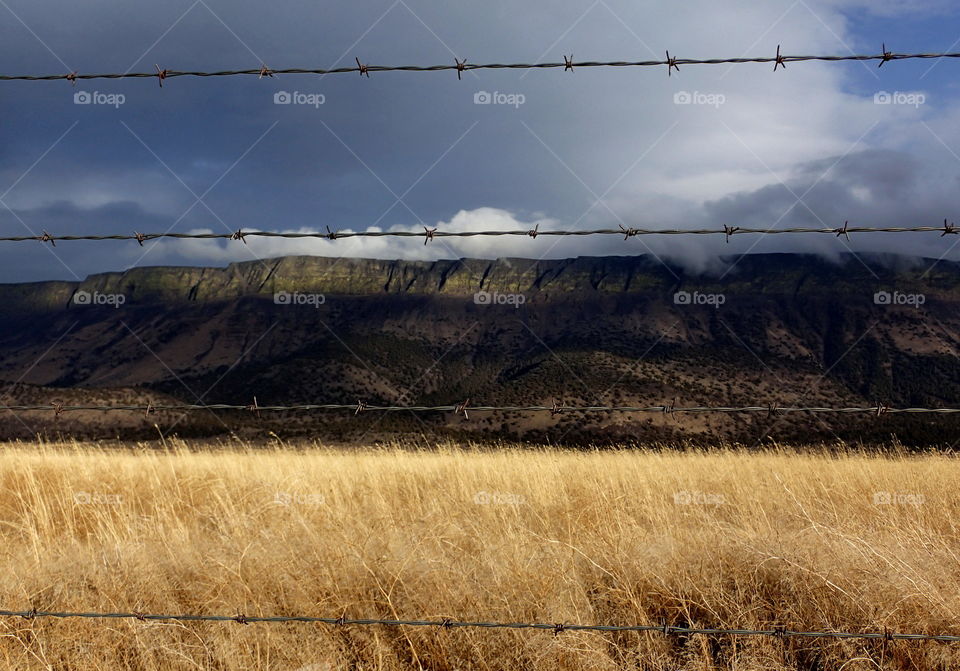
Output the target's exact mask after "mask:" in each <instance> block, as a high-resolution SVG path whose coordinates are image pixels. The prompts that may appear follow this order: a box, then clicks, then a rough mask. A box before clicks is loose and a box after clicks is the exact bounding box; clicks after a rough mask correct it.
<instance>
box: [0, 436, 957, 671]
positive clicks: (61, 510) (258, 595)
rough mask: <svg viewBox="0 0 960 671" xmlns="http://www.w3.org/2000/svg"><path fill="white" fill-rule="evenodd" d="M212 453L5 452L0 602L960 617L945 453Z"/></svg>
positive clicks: (605, 662) (443, 638) (401, 636)
mask: <svg viewBox="0 0 960 671" xmlns="http://www.w3.org/2000/svg"><path fill="white" fill-rule="evenodd" d="M193 447H194V448H195V449H191V446H188V445H186V444H184V443H176V444H172V445H171V444H169V443H168V445H167V448H166V449H157V448H155V447H147V446H130V448H129V449H118V448H104V447H97V446H95V445H85V444H79V443H78V444H6V445H2V446H0V530H2V531H0V542H2V544H0V552H2V556H0V562H2V564H0V569H2V570H0V608H2V609H12V610H19V609H24V610H28V609H30V608H31V607H36V608H38V609H40V610H70V611H84V610H91V611H142V612H153V613H214V614H225V615H235V614H237V613H238V612H239V613H243V614H245V615H248V616H252V615H291V614H300V615H315V616H326V617H337V616H339V615H341V614H344V615H346V616H347V617H357V618H362V617H386V618H402V619H406V618H410V619H417V618H424V619H434V618H436V619H442V618H444V617H451V618H454V619H461V620H492V621H536V622H548V623H553V622H566V623H589V624H598V623H599V624H638V623H654V624H656V623H659V622H660V621H661V620H665V621H666V622H667V623H669V624H672V625H675V626H680V625H689V626H716V627H744V628H760V629H762V628H769V627H770V626H772V625H776V624H783V625H786V626H788V627H789V628H792V629H818V630H819V629H838V630H849V631H875V630H877V629H880V630H882V628H883V627H888V628H890V629H891V630H895V631H900V632H909V633H913V632H926V633H954V634H956V633H960V557H958V553H960V543H958V524H960V522H958V520H960V515H958V513H960V502H958V497H957V483H958V482H960V478H958V475H960V469H958V463H957V461H956V460H955V459H954V458H952V457H950V456H945V455H937V454H926V455H922V456H907V455H905V454H903V453H899V452H898V453H894V454H893V455H888V456H885V457H882V458H881V457H874V456H869V455H865V454H857V453H850V452H847V453H842V454H836V453H830V452H827V451H824V450H820V451H817V452H801V451H792V450H789V449H779V448H777V449H770V450H766V451H763V452H747V451H736V450H719V451H714V452H669V451H656V450H622V451H603V452H598V451H580V452H572V451H556V450H549V449H542V450H541V449H519V448H511V447H509V446H504V447H503V448H502V449H496V450H491V449H458V448H455V447H453V446H439V447H437V448H436V449H431V450H423V451H409V450H407V451H405V450H401V449H395V448H389V449H386V448H382V449H376V450H374V449H369V450H345V449H333V448H324V447H321V446H303V445H301V446H279V445H271V446H269V447H267V446H261V447H255V446H242V445H241V446H236V447H231V448H220V449H217V448H211V447H210V446H203V445H198V446H193ZM886 493H889V495H890V501H891V502H890V503H885V501H886ZM0 664H2V668H11V669H14V668H15V669H70V670H76V671H85V670H93V669H97V670H99V669H104V670H106V669H110V670H115V669H149V670H154V669H156V670H159V669H164V670H179V669H183V670H186V669H220V670H228V669H229V670H233V669H277V670H289V671H296V670H301V671H333V670H336V669H356V670H361V669H363V670H366V669H411V668H424V669H432V670H438V671H439V670H443V671H453V670H456V669H459V670H461V671H466V670H467V669H484V670H494V669H511V670H513V669H516V670H521V669H544V670H546V669H551V670H553V669H561V670H564V669H598V670H600V669H603V670H613V669H625V668H628V669H663V670H666V669H670V670H671V671H672V670H675V669H697V670H701V669H702V670H706V669H743V670H754V669H825V670H826V669H836V670H840V669H847V670H848V671H853V670H857V669H880V668H882V669H956V668H960V644H954V643H946V644H943V643H933V642H896V643H892V644H890V645H888V646H883V645H882V644H881V643H880V642H876V641H866V642H865V641H848V640H841V641H826V640H809V639H802V640H798V639H787V640H786V641H781V640H778V639H775V638H772V637H737V638H734V637H731V636H721V637H712V638H708V637H706V636H702V635H695V636H690V637H687V638H679V637H670V638H667V637H665V636H664V635H663V634H661V633H618V634H610V633H594V632H564V633H561V634H560V635H557V636H554V635H553V633H552V632H549V631H514V630H482V629H451V630H443V629H439V628H434V627H417V628H406V627H405V628H397V627H384V626H344V627H336V626H331V625H324V624H247V625H241V624H237V623H234V622H223V623H219V622H217V623H173V622H139V621H136V620H79V619H69V620H55V619H47V618H41V619H35V620H27V619H24V618H19V617H0Z"/></svg>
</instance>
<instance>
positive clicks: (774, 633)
mask: <svg viewBox="0 0 960 671" xmlns="http://www.w3.org/2000/svg"><path fill="white" fill-rule="evenodd" d="M0 617H21V618H26V619H31V620H32V619H35V618H56V619H70V618H86V619H102V620H138V621H140V622H145V621H148V620H149V621H156V620H170V621H179V622H235V623H237V624H276V623H290V622H301V623H307V624H330V625H334V626H338V627H343V626H346V625H357V626H371V625H374V626H385V627H436V628H437V629H442V630H450V629H455V628H459V629H464V628H482V629H528V630H539V631H549V632H552V633H553V634H554V635H559V634H562V633H564V632H571V631H598V632H625V631H636V632H652V633H661V634H663V635H664V636H693V635H696V634H700V635H704V636H770V637H774V638H832V639H860V640H881V641H938V642H940V643H956V642H960V636H958V635H956V634H921V633H912V634H907V633H897V632H892V631H890V630H889V629H887V628H886V627H884V628H883V629H882V630H881V631H807V630H802V629H799V630H794V629H789V628H787V627H786V626H785V625H773V626H771V627H770V628H769V629H729V628H714V627H709V628H708V627H685V626H673V625H671V624H669V623H667V622H661V623H660V624H626V625H621V624H568V623H557V622H554V623H547V622H484V621H468V620H454V619H452V618H449V617H445V618H443V619H440V620H427V619H419V620H401V619H383V618H362V619H350V618H347V617H346V616H344V615H341V616H340V617H336V618H332V617H314V616H308V615H277V616H253V615H244V614H243V613H239V612H238V613H237V614H236V615H195V614H179V615H178V614H169V615H168V614H162V613H143V612H139V611H136V612H130V613H126V612H116V613H110V612H73V611H38V610H37V609H36V608H33V609H31V610H27V611H18V610H0Z"/></svg>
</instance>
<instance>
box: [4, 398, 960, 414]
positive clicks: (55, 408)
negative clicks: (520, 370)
mask: <svg viewBox="0 0 960 671" xmlns="http://www.w3.org/2000/svg"><path fill="white" fill-rule="evenodd" d="M163 410H169V411H176V412H189V411H195V410H210V411H213V410H242V411H246V412H252V413H254V414H256V415H257V416H258V417H259V416H260V413H263V412H287V411H328V410H349V411H352V412H353V414H354V415H359V414H360V413H362V412H451V413H454V414H455V415H463V416H464V418H465V419H469V415H468V414H467V411H468V410H469V411H470V412H549V413H550V414H551V415H558V414H561V413H568V412H629V413H663V414H668V415H672V414H680V413H688V414H704V413H722V414H766V415H782V414H788V413H827V414H835V415H873V416H876V417H879V416H882V415H897V414H908V415H910V414H935V415H953V414H958V413H960V408H912V407H911V408H893V407H890V406H887V405H884V404H883V403H878V404H877V405H874V406H860V407H836V408H834V407H821V406H805V407H799V406H782V405H778V404H768V405H749V406H687V407H680V406H676V405H675V404H671V405H648V406H631V405H583V406H577V405H565V404H563V403H558V402H556V401H554V402H553V403H552V404H551V405H469V406H468V401H458V402H457V403H452V404H449V405H370V404H368V403H367V402H365V401H358V402H357V403H349V404H347V403H324V404H312V403H304V404H299V405H259V404H257V402H256V399H254V402H253V403H252V404H250V403H247V404H243V405H237V404H229V403H211V404H193V403H174V404H166V405H164V404H153V403H149V404H147V405H94V404H89V405H66V404H64V403H58V402H54V403H47V404H29V405H28V404H24V405H0V412H3V411H11V412H29V411H48V412H49V411H52V412H53V413H54V414H55V416H59V415H61V414H63V413H66V412H77V411H101V412H111V411H128V412H143V413H144V414H145V415H149V414H150V413H155V412H159V411H163Z"/></svg>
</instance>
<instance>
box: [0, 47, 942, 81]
mask: <svg viewBox="0 0 960 671" xmlns="http://www.w3.org/2000/svg"><path fill="white" fill-rule="evenodd" d="M941 58H960V53H957V52H941V53H910V54H898V53H895V52H892V51H887V45H886V43H884V44H883V47H882V50H881V53H879V54H860V55H857V54H850V55H845V56H835V55H796V56H789V55H786V54H782V53H780V46H779V45H777V53H776V54H775V55H773V56H755V57H739V58H677V57H676V56H671V55H670V52H669V51H667V52H666V60H656V61H574V60H573V56H572V55H571V56H570V57H567V56H565V55H564V57H563V61H559V62H547V63H469V64H468V63H467V60H466V59H464V60H462V61H461V60H459V59H456V58H455V59H454V63H453V65H450V64H442V65H370V64H367V63H361V62H360V58H359V57H354V60H355V61H356V63H357V66H356V67H338V68H279V69H270V68H267V67H266V66H265V65H263V64H261V65H260V66H259V67H256V68H250V69H245V70H215V71H205V70H169V69H161V68H160V66H159V65H157V66H156V68H157V71H156V72H109V73H88V74H80V73H78V72H70V73H67V74H56V75H31V74H23V75H0V81H14V80H20V81H53V80H60V79H63V80H66V81H69V82H70V83H71V84H74V83H76V81H77V80H80V79H141V78H148V77H149V78H153V77H156V78H157V79H158V81H159V83H160V86H161V87H162V86H163V81H164V80H165V79H171V78H174V77H233V76H238V75H255V76H256V77H257V78H258V79H262V78H263V76H264V75H265V74H266V75H267V76H272V75H332V74H346V73H353V72H357V73H359V74H360V76H361V77H363V76H366V77H369V76H370V73H371V72H441V71H444V70H456V72H457V78H460V76H461V74H462V73H463V72H464V71H465V70H548V69H553V68H563V70H564V71H565V72H567V71H572V70H573V69H574V67H578V68H603V67H612V68H623V67H663V66H664V65H666V66H667V74H668V75H672V74H673V72H674V71H676V72H678V73H679V72H680V66H681V65H723V64H728V65H742V64H745V63H773V64H774V66H773V67H774V70H777V69H778V68H784V69H786V67H787V63H801V62H805V61H821V62H828V63H840V62H844V61H879V66H881V67H882V66H883V65H884V63H887V62H889V61H903V60H910V59H941Z"/></svg>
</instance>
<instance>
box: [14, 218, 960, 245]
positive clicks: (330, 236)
mask: <svg viewBox="0 0 960 671" xmlns="http://www.w3.org/2000/svg"><path fill="white" fill-rule="evenodd" d="M798 233H817V234H821V235H823V234H831V235H835V236H836V237H840V236H844V237H846V238H847V239H848V240H849V239H850V234H851V233H939V234H940V237H943V236H945V235H957V234H958V233H960V229H958V228H957V227H956V225H955V224H953V223H948V222H947V220H946V219H944V221H943V224H942V225H940V226H887V227H877V226H850V225H849V222H844V224H843V226H841V227H838V228H829V227H825V228H824V227H821V228H811V227H802V226H801V227H791V228H750V227H743V226H727V225H724V226H723V228H628V227H625V226H622V225H621V226H620V227H619V228H599V229H593V230H583V231H566V230H553V231H551V230H545V231H541V230H540V226H539V224H538V225H537V226H535V227H534V228H530V229H514V230H504V231H441V230H438V229H437V228H428V227H426V226H424V227H423V232H422V233H420V232H417V231H342V232H341V231H331V230H330V228H329V227H327V232H326V233H322V232H319V231H314V232H302V231H301V232H281V231H257V230H251V231H245V230H243V229H238V230H236V231H233V232H231V233H138V232H136V231H134V232H133V233H132V234H126V233H111V234H104V235H53V234H51V233H48V232H47V231H43V233H42V234H41V235H10V236H0V242H26V241H34V242H49V243H50V244H52V245H53V246H56V244H57V242H62V241H67V242H70V241H77V240H89V241H104V240H136V241H137V242H138V243H140V245H143V243H144V242H149V241H151V240H158V239H161V238H169V239H173V240H239V241H241V242H244V243H246V238H251V237H256V238H289V239H298V238H316V239H327V240H340V239H343V238H423V244H427V243H428V242H430V241H431V240H433V239H434V238H474V237H503V236H512V237H530V238H537V237H539V236H541V235H544V236H575V237H579V236H589V235H622V236H623V239H624V240H626V239H628V238H632V237H635V236H638V235H723V236H725V237H726V239H727V242H729V241H730V238H731V237H733V236H734V235H747V234H753V235H777V234H798Z"/></svg>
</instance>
